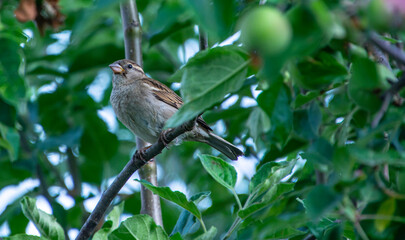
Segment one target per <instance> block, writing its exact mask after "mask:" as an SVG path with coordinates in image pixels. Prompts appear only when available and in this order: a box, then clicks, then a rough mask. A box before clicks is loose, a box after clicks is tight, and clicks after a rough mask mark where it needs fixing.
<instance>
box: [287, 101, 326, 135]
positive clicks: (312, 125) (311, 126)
mask: <svg viewBox="0 0 405 240" xmlns="http://www.w3.org/2000/svg"><path fill="white" fill-rule="evenodd" d="M293 117H294V120H293V127H294V132H295V133H296V134H297V135H298V136H299V137H301V138H303V139H306V140H312V139H315V138H316V137H317V136H318V134H319V126H320V125H321V121H322V113H321V110H320V108H319V106H318V104H317V103H315V102H312V103H311V104H310V105H309V106H308V108H306V109H302V110H296V111H294V114H293Z"/></svg>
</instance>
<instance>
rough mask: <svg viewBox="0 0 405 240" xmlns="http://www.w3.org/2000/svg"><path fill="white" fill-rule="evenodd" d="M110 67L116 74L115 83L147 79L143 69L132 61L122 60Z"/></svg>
mask: <svg viewBox="0 0 405 240" xmlns="http://www.w3.org/2000/svg"><path fill="white" fill-rule="evenodd" d="M109 67H110V68H111V70H112V71H113V73H114V77H113V81H114V82H115V83H125V82H129V81H136V80H138V79H141V78H143V77H145V72H144V71H143V69H142V68H141V67H140V66H139V65H138V64H136V63H135V62H134V61H132V60H128V59H122V60H118V61H115V62H114V63H112V64H110V65H109Z"/></svg>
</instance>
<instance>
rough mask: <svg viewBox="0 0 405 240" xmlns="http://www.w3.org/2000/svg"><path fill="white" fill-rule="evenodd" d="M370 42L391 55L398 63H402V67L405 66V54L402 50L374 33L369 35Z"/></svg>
mask: <svg viewBox="0 0 405 240" xmlns="http://www.w3.org/2000/svg"><path fill="white" fill-rule="evenodd" d="M369 40H370V41H371V42H372V43H373V44H374V45H376V46H377V47H378V48H379V49H381V50H382V51H384V52H386V53H387V54H388V55H390V56H391V57H392V58H393V59H395V60H396V61H397V62H398V63H400V64H401V65H405V53H404V52H403V51H402V50H401V49H399V48H398V47H396V46H394V45H390V44H388V43H387V42H386V41H384V40H382V39H381V38H380V37H379V36H378V35H377V34H376V33H374V32H373V33H371V34H370V35H369Z"/></svg>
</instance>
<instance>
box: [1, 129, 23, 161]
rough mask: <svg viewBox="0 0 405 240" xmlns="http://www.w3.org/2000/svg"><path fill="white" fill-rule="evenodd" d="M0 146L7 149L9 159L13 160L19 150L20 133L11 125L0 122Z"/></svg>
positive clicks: (15, 158)
mask: <svg viewBox="0 0 405 240" xmlns="http://www.w3.org/2000/svg"><path fill="white" fill-rule="evenodd" d="M0 136H1V138H0V147H3V148H5V149H6V150H7V152H8V156H9V158H10V161H12V162H13V161H15V160H17V158H18V154H19V152H20V134H18V132H17V130H16V129H14V128H11V127H7V126H3V125H2V124H0Z"/></svg>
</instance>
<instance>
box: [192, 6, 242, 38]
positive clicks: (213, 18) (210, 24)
mask: <svg viewBox="0 0 405 240" xmlns="http://www.w3.org/2000/svg"><path fill="white" fill-rule="evenodd" d="M187 2H188V5H189V7H190V9H192V11H193V13H194V16H195V19H196V21H197V23H198V25H200V26H202V28H203V30H204V31H205V32H208V34H209V35H210V38H209V39H212V40H210V41H211V42H217V41H222V40H224V39H225V38H226V37H229V34H230V33H231V31H232V27H233V24H234V22H235V16H236V15H235V14H236V13H235V10H236V6H235V1H232V0H213V1H212V2H211V1H198V0H187Z"/></svg>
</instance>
